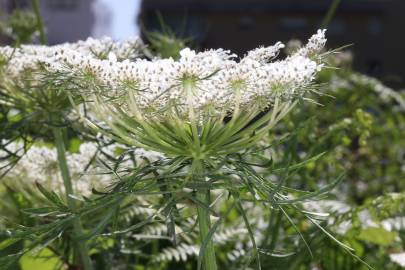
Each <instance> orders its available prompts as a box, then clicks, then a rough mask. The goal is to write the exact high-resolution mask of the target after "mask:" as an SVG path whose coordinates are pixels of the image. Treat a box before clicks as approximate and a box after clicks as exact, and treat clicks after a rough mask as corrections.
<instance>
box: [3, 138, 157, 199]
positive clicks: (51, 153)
mask: <svg viewBox="0 0 405 270" xmlns="http://www.w3.org/2000/svg"><path fill="white" fill-rule="evenodd" d="M117 147H120V145H118V144H113V145H110V146H108V147H104V148H103V153H105V154H108V155H109V156H112V157H116V154H115V153H114V152H115V150H116V149H117ZM6 148H7V150H8V151H9V152H10V153H16V154H17V155H21V158H20V159H19V160H18V162H17V163H16V164H15V165H14V166H13V167H11V170H10V171H9V172H8V173H7V174H6V176H5V178H4V181H6V183H7V184H9V185H11V186H15V187H19V185H22V187H28V188H32V187H34V184H35V182H38V183H40V184H41V185H43V186H44V187H46V188H47V189H50V190H53V191H56V192H58V193H60V194H64V185H63V179H62V175H61V173H60V170H59V164H58V156H57V151H56V148H49V147H47V146H37V145H33V146H31V147H30V148H29V149H28V150H27V151H26V152H25V153H22V152H24V146H23V144H22V143H16V142H13V143H9V144H8V145H7V147H6ZM5 154H6V153H5V152H4V151H0V158H2V157H5ZM133 156H134V158H135V162H136V164H137V165H138V166H142V165H143V164H145V163H146V162H154V161H156V160H159V159H162V158H164V157H163V156H162V155H161V154H159V153H157V152H153V151H146V150H145V149H141V148H137V149H135V150H134V151H133ZM66 159H67V164H68V167H69V172H70V174H71V177H72V180H73V181H72V184H73V188H74V190H75V193H76V194H80V195H84V196H89V195H90V194H91V190H92V188H96V189H103V188H105V187H107V186H108V185H109V184H111V183H112V181H113V178H114V177H113V176H112V175H111V172H109V171H108V170H106V169H105V168H103V167H102V166H100V163H99V162H97V161H98V160H99V159H102V160H103V162H105V163H108V162H109V161H108V160H107V158H106V157H105V156H103V155H101V154H100V153H99V152H98V145H97V144H95V143H91V142H86V143H83V144H81V145H80V148H79V152H78V153H68V154H67V155H66ZM129 162H130V161H129V160H123V162H122V164H120V166H121V167H125V166H126V165H128V167H132V166H131V164H129ZM2 166H5V167H6V166H7V161H6V160H3V161H0V168H1V167H2ZM27 181H29V182H28V183H27Z"/></svg>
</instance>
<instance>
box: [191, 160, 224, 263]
mask: <svg viewBox="0 0 405 270" xmlns="http://www.w3.org/2000/svg"><path fill="white" fill-rule="evenodd" d="M202 172H203V164H202V162H201V160H200V159H194V160H193V164H192V168H191V174H192V177H194V178H197V179H199V180H204V179H203V178H202V177H203V176H202ZM210 193H211V192H210V189H209V188H202V189H199V190H197V192H196V197H197V200H198V201H200V203H201V204H197V216H198V226H199V229H200V241H201V248H202V247H203V246H204V244H205V249H204V251H203V253H202V256H203V257H202V265H203V269H204V270H217V269H218V268H217V261H216V256H215V248H214V243H213V241H212V237H210V236H209V234H210V229H211V219H210V213H209V209H208V208H209V206H210V195H211V194H210Z"/></svg>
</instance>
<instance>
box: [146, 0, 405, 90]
mask: <svg viewBox="0 0 405 270" xmlns="http://www.w3.org/2000/svg"><path fill="white" fill-rule="evenodd" d="M331 2H332V1H330V0H328V1H327V0H311V1H299V0H271V1H269V0H249V1H246V0H171V1H167V0H147V1H143V6H142V13H141V20H142V22H143V23H144V24H145V26H146V28H149V29H157V28H159V23H158V21H157V19H156V11H159V12H160V13H161V14H162V16H163V17H164V20H165V22H166V23H167V24H168V25H169V26H171V27H172V28H174V29H176V30H177V32H179V33H182V34H183V35H185V36H191V37H193V38H194V39H195V40H196V43H197V44H198V45H199V46H200V47H202V48H219V47H223V48H227V49H231V50H233V51H235V52H237V53H241V54H243V53H244V52H245V51H246V50H248V49H252V48H254V47H257V46H258V45H270V44H272V43H274V42H275V41H277V40H282V41H287V40H288V39H290V38H298V39H301V40H306V39H307V38H308V37H309V36H310V35H311V34H312V33H314V32H315V31H316V29H318V28H319V27H320V25H321V22H322V20H323V18H324V16H325V14H326V12H327V10H328V8H329V6H330V4H331ZM404 11H405V1H404V0H342V1H341V4H340V6H339V7H338V9H337V12H336V14H335V17H334V18H333V20H332V21H331V23H330V24H329V27H328V31H327V37H328V46H329V48H337V47H340V46H343V45H348V44H353V46H352V47H351V50H352V51H353V52H354V56H355V66H356V68H357V69H359V70H361V71H363V72H366V73H368V74H370V75H374V76H377V77H380V78H382V79H384V80H385V81H386V82H388V83H389V84H391V85H393V86H404V85H405V81H404V79H400V77H402V78H405V64H404V58H403V53H402V50H403V48H405V35H403V34H401V32H402V30H399V29H405V19H404V18H403V16H404V15H403V13H404ZM401 55H402V57H401Z"/></svg>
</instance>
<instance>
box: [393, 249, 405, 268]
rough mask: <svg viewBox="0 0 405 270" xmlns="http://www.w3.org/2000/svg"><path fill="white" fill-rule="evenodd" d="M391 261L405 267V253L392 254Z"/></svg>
mask: <svg viewBox="0 0 405 270" xmlns="http://www.w3.org/2000/svg"><path fill="white" fill-rule="evenodd" d="M390 259H391V261H393V262H395V263H396V264H398V265H400V266H401V267H405V252H402V253H392V254H390Z"/></svg>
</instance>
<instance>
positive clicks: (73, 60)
mask: <svg viewBox="0 0 405 270" xmlns="http://www.w3.org/2000/svg"><path fill="white" fill-rule="evenodd" d="M143 47H144V46H143V43H142V41H141V40H140V39H139V38H131V39H127V40H125V41H122V42H114V41H113V40H112V39H111V38H108V37H105V38H102V39H94V38H88V39H87V40H84V41H78V42H76V43H63V44H58V45H54V46H43V45H22V46H21V47H19V48H12V47H9V46H6V47H0V58H1V59H2V60H3V62H7V67H6V74H5V75H7V76H9V77H12V78H18V77H19V75H21V74H22V72H23V71H25V70H31V69H35V68H36V67H37V65H38V63H43V64H45V65H47V66H48V68H49V69H50V70H54V71H58V70H61V69H65V68H66V66H70V67H74V66H81V68H83V67H85V66H86V65H87V66H92V65H95V63H97V61H95V60H102V59H108V58H109V56H112V57H113V58H114V60H115V61H117V60H118V61H122V60H125V59H135V58H137V57H139V56H141V55H142V51H143Z"/></svg>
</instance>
